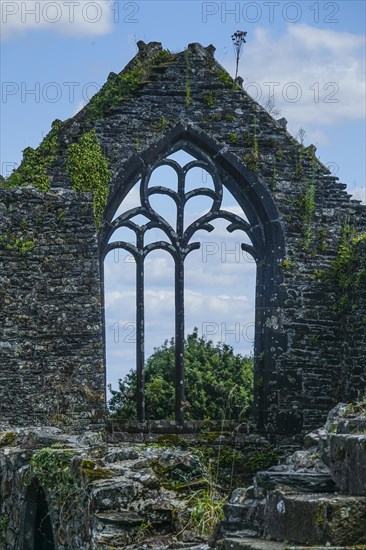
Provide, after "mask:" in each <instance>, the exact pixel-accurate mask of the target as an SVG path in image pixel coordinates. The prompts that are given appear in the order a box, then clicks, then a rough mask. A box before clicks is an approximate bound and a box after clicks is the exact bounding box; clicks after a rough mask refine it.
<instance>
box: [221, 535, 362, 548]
mask: <svg viewBox="0 0 366 550" xmlns="http://www.w3.org/2000/svg"><path fill="white" fill-rule="evenodd" d="M216 548H217V550H366V545H362V544H361V545H359V544H358V545H356V546H298V545H293V544H291V543H288V542H276V541H273V540H264V539H253V538H237V539H231V538H228V539H223V540H220V541H218V542H217V544H216Z"/></svg>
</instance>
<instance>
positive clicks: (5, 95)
mask: <svg viewBox="0 0 366 550" xmlns="http://www.w3.org/2000/svg"><path fill="white" fill-rule="evenodd" d="M0 7H1V81H2V89H1V102H0V108H1V128H0V130H1V158H0V167H1V173H2V174H3V175H5V176H6V175H8V174H9V173H10V171H11V169H12V168H13V167H14V166H15V165H16V164H17V163H19V161H20V159H21V151H22V150H23V149H24V148H25V147H27V146H33V147H36V146H37V145H38V144H39V142H40V141H41V140H42V137H43V136H44V135H45V134H46V133H47V132H48V131H49V129H50V125H51V122H52V121H53V120H54V119H56V118H60V119H62V120H64V119H66V118H69V117H72V116H73V115H74V114H75V113H76V112H77V111H78V110H79V109H80V108H81V107H82V106H83V104H84V103H85V101H87V99H88V98H90V97H91V96H92V95H93V94H94V93H95V92H96V91H97V89H99V87H100V86H101V85H102V84H103V83H104V82H105V80H106V78H107V76H108V74H109V72H111V71H114V72H119V71H120V70H121V69H122V68H123V67H124V66H125V65H126V63H127V62H128V61H129V60H130V59H131V57H133V55H134V54H135V53H136V50H137V48H136V41H138V40H144V41H146V42H148V41H152V40H154V41H160V42H162V43H163V46H164V47H165V48H167V49H169V50H171V51H173V52H174V51H180V50H182V49H184V48H185V47H186V46H187V44H188V43H190V42H200V43H202V44H203V45H208V44H210V43H212V44H213V45H214V46H215V47H216V58H217V59H218V61H219V62H220V63H221V64H222V65H223V66H224V67H225V68H226V69H227V70H228V71H229V72H230V73H231V74H234V71H235V63H234V53H233V48H232V43H231V34H232V33H233V32H234V31H236V30H238V29H239V30H244V31H247V33H248V35H247V44H246V45H245V47H244V51H243V55H242V58H241V62H240V70H239V74H240V75H241V76H242V77H243V78H244V86H245V87H246V88H247V90H248V92H249V93H250V94H251V95H253V97H255V98H257V99H258V100H259V101H260V102H261V103H262V104H263V103H264V102H265V101H266V99H267V98H268V95H269V92H270V90H273V93H274V98H275V102H276V105H277V108H278V109H279V110H280V111H281V115H279V116H285V117H286V118H287V120H288V129H289V131H290V132H291V133H293V134H294V135H296V134H297V132H298V130H299V129H300V128H304V130H305V131H306V138H305V143H306V144H309V143H314V144H315V145H316V146H317V148H318V150H317V154H318V156H319V157H320V159H321V160H322V161H323V162H324V163H325V164H328V165H329V166H330V168H331V170H332V172H333V173H334V174H336V175H337V176H339V177H340V180H341V181H342V182H344V183H346V184H347V185H348V190H349V192H351V193H354V194H355V196H356V197H358V198H360V199H363V200H364V201H365V202H366V190H365V153H364V152H365V145H366V144H365V38H364V35H365V2H363V1H354V0H346V1H337V2H328V1H325V2H324V1H320V2H314V1H311V2H308V1H303V0H300V1H297V2H286V1H274V2H263V1H261V2H255V1H245V2H244V1H239V2H238V1H233V2H222V1H219V2H215V1H210V2H208V1H205V2H201V1H198V0H193V1H187V0H185V1H155V0H146V1H124V0H120V1H118V0H97V1H89V0H78V1H73V0H71V1H68V2H66V1H64V0H53V1H51V0H47V1H46V0H40V1H34V0H15V1H14V0H2V1H1V4H0ZM229 203H230V200H229V199H228V206H233V203H232V204H231V205H230V204H229ZM217 231H218V233H217V235H218V236H217V239H216V245H217V246H218V252H217V254H215V255H212V256H213V258H210V261H211V260H212V261H213V262H215V261H216V262H217V265H216V267H215V266H214V264H213V265H212V270H213V271H215V270H219V265H220V266H221V267H220V269H224V270H225V269H226V270H227V275H228V279H227V287H226V288H225V285H223V286H222V288H220V291H218V290H217V284H219V283H218V281H220V280H226V279H225V277H223V276H222V272H221V279H220V277H219V278H218V279H216V283H215V285H216V286H215V285H213V286H214V288H212V289H211V290H210V289H209V288H207V284H206V285H205V282H204V277H203V276H202V277H201V278H200V277H196V278H195V277H193V276H192V278H191V283H190V288H189V289H188V290H187V292H188V291H189V293H190V294H189V296H188V295H187V296H188V297H187V299H188V301H189V303H190V304H191V308H190V311H191V312H192V311H196V313H197V314H194V315H193V314H192V315H191V317H189V323H188V324H189V325H194V324H197V325H199V323H201V324H202V322H203V321H205V320H204V319H203V318H202V315H201V313H202V308H203V307H204V308H205V309H206V311H207V313H209V312H210V311H211V313H210V315H209V317H210V318H207V322H211V321H212V322H213V323H219V324H220V323H221V322H226V323H228V330H230V327H231V329H233V328H234V327H235V323H236V322H240V323H242V324H243V326H247V325H248V324H250V322H252V319H253V307H254V305H253V299H254V298H253V292H254V282H253V281H254V269H253V265H252V264H251V262H250V261H247V260H248V259H246V260H244V259H243V258H241V259H240V262H243V261H244V264H245V269H244V271H243V270H241V271H240V269H238V267H237V262H236V258H235V255H232V257H231V263H230V261H229V260H228V261H227V262H223V261H222V247H223V246H224V247H225V246H229V244H227V245H223V244H222V243H223V242H224V240H223V234H221V233H220V231H221V229H220V228H218V230H217ZM206 240H207V239H206ZM225 242H226V241H225ZM227 243H229V241H227ZM216 245H215V246H216ZM234 246H235V245H234ZM229 257H230V255H229V256H228V258H229ZM217 258H221V260H218V259H217ZM109 261H110V262H111V264H112V267H110V268H109V267H108V269H110V272H111V280H110V287H109V292H110V296H109V298H110V302H111V304H112V305H113V304H115V305H114V309H113V308H112V309H111V312H110V318H109V321H108V322H109V323H110V326H112V327H113V326H117V325H114V323H115V322H118V323H121V322H123V323H126V322H130V320H131V322H133V298H131V296H130V298H129V304H130V305H129V306H128V308H130V311H129V313H126V315H124V316H122V317H123V318H121V319H120V317H121V315H119V313H118V308H117V303H118V301H117V300H116V297H115V295H112V294H111V293H113V292H120V293H121V292H125V293H126V292H127V291H128V288H127V286H128V285H127V280H125V279H124V275H123V277H122V279H121V278H119V276H117V271H116V269H117V268H116V265H117V266H118V265H119V262H115V261H114V260H110V259H109ZM159 261H160V262H161V261H163V260H161V258H160V260H159V258H157V260H156V265H155V267H153V266H152V264H151V266H150V268H149V270H150V271H149V273H150V274H151V277H150V281H149V285H150V287H149V288H150V290H151V293H152V294H151V295H150V298H151V299H150V302H149V306H148V307H150V308H151V311H152V312H155V313H156V316H155V318H154V317H153V316H152V317H151V325H152V326H153V327H155V329H156V327H157V326H160V328H161V330H160V332H159V334H158V331H157V330H156V331H155V332H156V334H155V333H154V334H155V336H154V337H153V338H152V339H151V342H150V343H149V350H150V351H151V350H152V346H153V345H154V344H155V345H159V344H160V343H161V342H162V341H163V340H164V338H165V337H170V336H171V334H172V330H171V329H169V328H168V327H165V326H164V327H163V325H162V323H163V320H164V322H165V321H166V320H167V319H168V318H169V311H171V308H170V306H169V304H170V301H169V300H170V299H171V295H169V296H170V298H169V296H168V294H164V292H168V290H167V289H168V286H167V285H168V277H166V281H165V282H164V281H163V280H162V277H161V273H162V270H163V272H164V273H165V274H167V273H168V272H169V267H168V266H167V265H166V264H164V263H163V264H159ZM164 261H165V260H164ZM123 263H124V264H126V262H123ZM152 263H153V262H152ZM226 264H227V265H226ZM229 264H230V266H229ZM207 265H208V263H207ZM207 265H203V263H202V257H201V258H200V260H199V261H198V260H197V262H196V264H195V263H194V262H193V260H192V266H191V271H192V272H193V273H195V274H200V273H202V274H204V273H205V270H206V267H207ZM159 266H160V267H159ZM130 267H131V269H133V266H130ZM235 270H236V271H235ZM188 271H189V270H188ZM229 272H230V273H229ZM244 272H245V273H247V277H246V279H245V284H243V273H244ZM189 277H190V275H189V274H188V279H189ZM212 280H214V279H212ZM122 281H124V283H123V285H124V286H123V285H122ZM121 285H122V286H123V289H122V286H121ZM126 285H127V286H126ZM230 287H231V288H230ZM232 288H234V291H233V290H232ZM171 290H172V289H171ZM131 292H132V290H131ZM159 292H160V294H159ZM154 293H155V294H154ZM205 293H206V294H205ZM218 295H220V296H222V298H221V300H218V301H217V300H216V301H215V296H216V298H217V296H218ZM113 296H114V297H113ZM205 296H206V298H205V299H204V297H205ZM209 297H210V299H209ZM125 298H126V294H125ZM210 300H211V301H210ZM245 300H246V302H245V303H246V304H247V305H246V306H245V307H244V306H243V308H242V309H241V311H242V316H241V317H240V319H239V320H238V319H237V317H236V316H235V315H234V314H233V313H232V312H233V311H236V305H237V304H240V303H244V301H245ZM159 304H160V305H159ZM207 304H209V307H208V309H207V308H206V307H205V305H207ZM118 307H119V306H118ZM121 307H122V306H121ZM128 308H126V307H125V309H124V311H125V312H127V310H128ZM210 308H211V310H210ZM224 311H225V314H224V313H223V312H224ZM220 312H221V313H220ZM215 315H216V317H215ZM215 319H216V320H215ZM223 319H224V321H222V320H223ZM230 323H231V325H230ZM229 325H230V326H229ZM120 326H121V325H120V324H119V325H118V327H119V330H120V331H121V330H125V329H121V328H120ZM122 326H123V327H124V326H125V325H122ZM220 327H221V325H220ZM240 330H241V328H240ZM127 331H128V329H127ZM164 332H165V333H166V336H163V335H162V334H163V333H164ZM219 333H221V335H222V330H221V328H220V330H218V334H219ZM216 336H217V337H218V335H216ZM110 337H111V338H112V341H113V340H114V338H115V330H114V329H113V328H112V329H110ZM225 338H230V336H228V335H226V336H225ZM225 338H224V339H225ZM231 338H232V340H231V341H230V343H232V344H234V345H236V344H237V342H235V339H236V336H232V337H231ZM120 339H121V338H120ZM122 339H123V338H122ZM233 340H234V341H233ZM249 340H250V338H249ZM117 344H118V343H116V346H115V347H113V346H112V348H110V349H111V350H112V351H111V357H112V355H113V354H114V355H115V357H114V358H111V360H110V361H111V364H112V365H114V366H113V367H112V370H111V372H112V371H113V374H111V379H113V380H115V379H116V377H117V374H116V373H117V366H116V365H117V363H120V362H121V360H122V362H123V361H124V359H123V358H125V357H126V356H127V355H131V354H132V353H133V350H132V348H133V346H130V348H129V349H130V351H127V346H126V345H125V346H124V347H123V346H121V345H120V343H119V344H118V345H117ZM125 344H126V343H125ZM237 347H238V349H241V350H242V351H247V350H248V342H244V343H243V342H242V341H241V343H240V344H239V345H238V346H237ZM121 358H122V359H121ZM127 365H130V363H129V361H124V367H123V370H124V371H125V370H126V368H127Z"/></svg>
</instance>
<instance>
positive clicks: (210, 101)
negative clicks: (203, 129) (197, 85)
mask: <svg viewBox="0 0 366 550" xmlns="http://www.w3.org/2000/svg"><path fill="white" fill-rule="evenodd" d="M203 102H204V104H205V105H207V107H213V106H214V105H215V104H216V96H215V94H214V93H213V92H209V93H208V94H205V95H204V96H203Z"/></svg>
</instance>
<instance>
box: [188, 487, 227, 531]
mask: <svg viewBox="0 0 366 550" xmlns="http://www.w3.org/2000/svg"><path fill="white" fill-rule="evenodd" d="M226 500H227V499H226V498H222V496H221V495H220V493H218V492H217V491H215V489H214V488H213V487H210V488H209V489H201V490H199V491H195V492H194V493H193V494H192V495H191V496H190V498H189V501H188V506H189V507H190V510H191V524H192V526H193V527H194V528H195V529H196V530H197V532H198V534H199V535H201V536H206V537H207V536H209V535H211V534H212V533H213V530H214V528H215V526H216V525H217V524H218V522H219V521H220V520H222V519H223V517H224V514H223V508H222V507H223V504H224V502H225V501H226Z"/></svg>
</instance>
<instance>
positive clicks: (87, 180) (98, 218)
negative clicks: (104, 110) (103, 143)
mask: <svg viewBox="0 0 366 550" xmlns="http://www.w3.org/2000/svg"><path fill="white" fill-rule="evenodd" d="M66 170H67V172H68V173H69V176H70V179H71V182H72V188H73V189H74V190H75V191H82V192H92V193H93V207H94V218H95V225H96V228H97V229H98V230H99V229H100V226H101V222H102V218H103V212H104V209H105V206H106V204H107V200H108V195H109V180H110V178H111V175H112V171H111V170H110V169H109V161H108V159H107V158H106V157H105V156H104V155H103V152H102V149H101V147H100V144H99V141H98V138H97V134H96V131H95V130H91V131H90V132H87V133H86V134H84V135H83V136H82V137H81V138H80V140H79V141H78V142H77V143H73V144H72V145H70V147H69V148H68V149H67V162H66Z"/></svg>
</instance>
